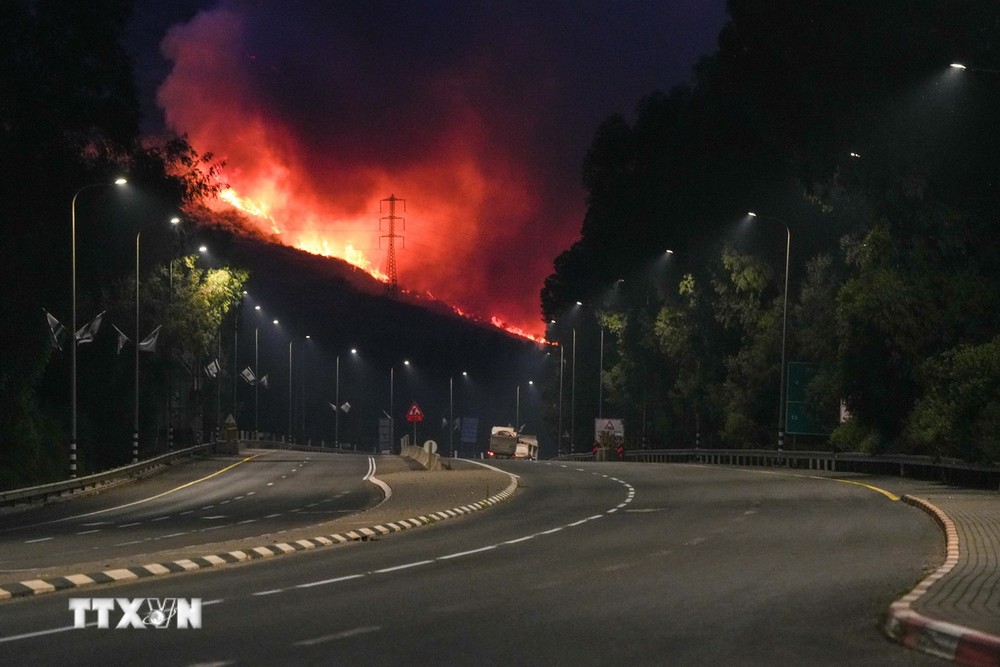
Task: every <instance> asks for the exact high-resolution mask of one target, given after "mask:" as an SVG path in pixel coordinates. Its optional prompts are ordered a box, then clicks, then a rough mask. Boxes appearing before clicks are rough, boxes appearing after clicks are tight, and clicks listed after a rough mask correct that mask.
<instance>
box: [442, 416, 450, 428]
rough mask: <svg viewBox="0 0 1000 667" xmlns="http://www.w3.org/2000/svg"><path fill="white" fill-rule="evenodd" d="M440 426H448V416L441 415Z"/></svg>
mask: <svg viewBox="0 0 1000 667" xmlns="http://www.w3.org/2000/svg"><path fill="white" fill-rule="evenodd" d="M441 428H448V418H447V417H441Z"/></svg>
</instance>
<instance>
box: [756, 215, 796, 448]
mask: <svg viewBox="0 0 1000 667" xmlns="http://www.w3.org/2000/svg"><path fill="white" fill-rule="evenodd" d="M748 215H749V216H750V217H751V218H760V219H761V220H771V221H773V222H777V223H780V224H781V225H782V226H783V227H784V228H785V234H786V237H785V290H784V291H785V294H784V306H783V308H782V314H781V378H780V383H779V385H778V387H779V388H778V449H779V450H781V449H784V446H785V343H786V334H787V331H788V260H789V257H790V256H791V254H792V232H791V231H790V230H789V229H788V225H786V224H785V222H784V221H783V220H781V219H779V218H771V217H765V216H758V215H757V214H756V213H754V212H752V211H751V212H749V213H748Z"/></svg>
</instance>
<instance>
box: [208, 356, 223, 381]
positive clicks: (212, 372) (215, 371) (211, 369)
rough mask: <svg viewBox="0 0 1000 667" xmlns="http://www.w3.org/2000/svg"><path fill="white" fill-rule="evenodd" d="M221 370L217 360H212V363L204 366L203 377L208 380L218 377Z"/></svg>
mask: <svg viewBox="0 0 1000 667" xmlns="http://www.w3.org/2000/svg"><path fill="white" fill-rule="evenodd" d="M221 370H222V366H221V365H220V364H219V360H218V359H213V360H212V363H210V364H209V365H207V366H205V375H207V376H208V377H210V378H216V377H218V376H219V371H221Z"/></svg>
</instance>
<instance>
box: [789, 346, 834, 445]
mask: <svg viewBox="0 0 1000 667" xmlns="http://www.w3.org/2000/svg"><path fill="white" fill-rule="evenodd" d="M818 372H819V364H815V363H808V362H804V361H789V362H788V384H787V389H786V393H787V396H786V397H785V433H788V434H789V435H829V434H830V432H831V431H832V430H833V426H834V424H832V423H829V422H832V420H826V421H827V422H828V423H825V424H824V423H821V422H820V421H817V420H816V419H815V418H814V417H813V416H812V415H811V414H809V412H808V411H807V410H806V388H807V387H808V385H809V382H810V381H811V380H812V379H813V377H815V376H816V373H818Z"/></svg>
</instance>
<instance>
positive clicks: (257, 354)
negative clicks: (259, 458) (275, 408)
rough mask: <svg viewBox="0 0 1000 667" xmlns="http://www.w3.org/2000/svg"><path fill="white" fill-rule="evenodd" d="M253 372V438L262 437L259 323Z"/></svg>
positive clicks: (256, 329) (254, 340)
mask: <svg viewBox="0 0 1000 667" xmlns="http://www.w3.org/2000/svg"><path fill="white" fill-rule="evenodd" d="M254 310H256V311H257V312H260V306H254ZM274 324H275V325H277V324H278V320H274ZM253 372H254V382H253V439H254V440H259V439H260V422H259V421H258V417H259V414H260V413H259V410H260V400H259V399H260V392H259V388H260V378H261V375H260V325H259V324H258V325H257V326H256V327H254V330H253Z"/></svg>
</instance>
